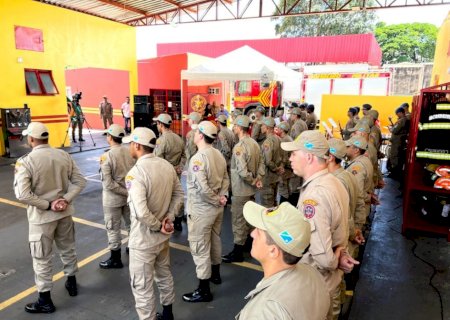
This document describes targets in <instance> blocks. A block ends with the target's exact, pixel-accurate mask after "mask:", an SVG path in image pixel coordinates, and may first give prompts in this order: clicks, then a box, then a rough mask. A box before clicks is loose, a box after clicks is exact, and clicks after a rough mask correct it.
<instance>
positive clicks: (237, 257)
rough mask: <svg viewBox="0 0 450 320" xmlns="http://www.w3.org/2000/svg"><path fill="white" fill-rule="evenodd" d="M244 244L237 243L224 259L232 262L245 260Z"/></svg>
mask: <svg viewBox="0 0 450 320" xmlns="http://www.w3.org/2000/svg"><path fill="white" fill-rule="evenodd" d="M242 251H243V246H241V245H239V244H235V245H234V248H233V251H231V252H230V253H229V254H227V255H225V256H222V261H223V262H226V263H231V262H242V261H244V256H243V255H242Z"/></svg>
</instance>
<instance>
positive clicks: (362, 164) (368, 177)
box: [345, 136, 373, 230]
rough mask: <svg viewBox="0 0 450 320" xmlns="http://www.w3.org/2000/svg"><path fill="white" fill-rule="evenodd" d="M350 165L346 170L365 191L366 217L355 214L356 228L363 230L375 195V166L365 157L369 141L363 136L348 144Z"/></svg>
mask: <svg viewBox="0 0 450 320" xmlns="http://www.w3.org/2000/svg"><path fill="white" fill-rule="evenodd" d="M345 143H346V145H347V157H348V160H349V161H348V164H347V167H346V170H347V171H348V172H350V173H352V174H353V175H354V176H355V178H356V181H357V183H358V189H359V190H363V197H364V204H365V210H364V216H359V215H358V214H356V213H355V219H354V220H355V228H357V229H361V230H363V227H364V225H365V223H366V219H367V217H368V216H369V213H370V205H371V202H372V193H373V177H372V175H373V166H372V163H371V162H370V160H369V158H368V157H366V156H365V155H364V153H365V152H366V150H367V148H368V143H367V140H366V139H365V138H363V137H361V136H353V137H351V138H350V139H349V140H347V141H346V142H345Z"/></svg>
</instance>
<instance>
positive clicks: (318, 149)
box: [281, 130, 330, 159]
mask: <svg viewBox="0 0 450 320" xmlns="http://www.w3.org/2000/svg"><path fill="white" fill-rule="evenodd" d="M281 149H283V150H285V151H296V150H301V151H303V152H307V153H312V154H314V155H315V156H317V157H319V158H323V159H327V158H328V156H327V155H328V152H329V149H330V146H329V145H328V142H327V139H325V137H324V136H323V135H322V134H321V133H320V132H319V131H317V130H306V131H303V132H302V133H301V134H300V135H299V136H298V137H297V138H296V139H295V140H294V141H292V142H282V143H281Z"/></svg>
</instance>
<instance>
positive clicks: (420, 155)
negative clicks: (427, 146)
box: [416, 151, 450, 160]
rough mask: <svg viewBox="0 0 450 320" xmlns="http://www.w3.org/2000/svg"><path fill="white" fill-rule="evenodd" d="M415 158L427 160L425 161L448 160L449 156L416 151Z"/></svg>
mask: <svg viewBox="0 0 450 320" xmlns="http://www.w3.org/2000/svg"><path fill="white" fill-rule="evenodd" d="M416 157H417V158H427V159H435V160H450V154H448V153H434V152H427V151H417V152H416Z"/></svg>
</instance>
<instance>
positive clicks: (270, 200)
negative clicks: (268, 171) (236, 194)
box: [259, 182, 278, 208]
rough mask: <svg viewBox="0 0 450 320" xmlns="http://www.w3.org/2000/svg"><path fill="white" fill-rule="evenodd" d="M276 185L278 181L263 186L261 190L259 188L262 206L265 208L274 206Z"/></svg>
mask: <svg viewBox="0 0 450 320" xmlns="http://www.w3.org/2000/svg"><path fill="white" fill-rule="evenodd" d="M277 187H278V183H276V182H275V183H271V184H269V185H267V186H264V187H263V188H262V189H261V190H259V195H260V196H261V205H262V206H264V207H266V208H273V207H275V206H276V202H275V200H276V198H277Z"/></svg>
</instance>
